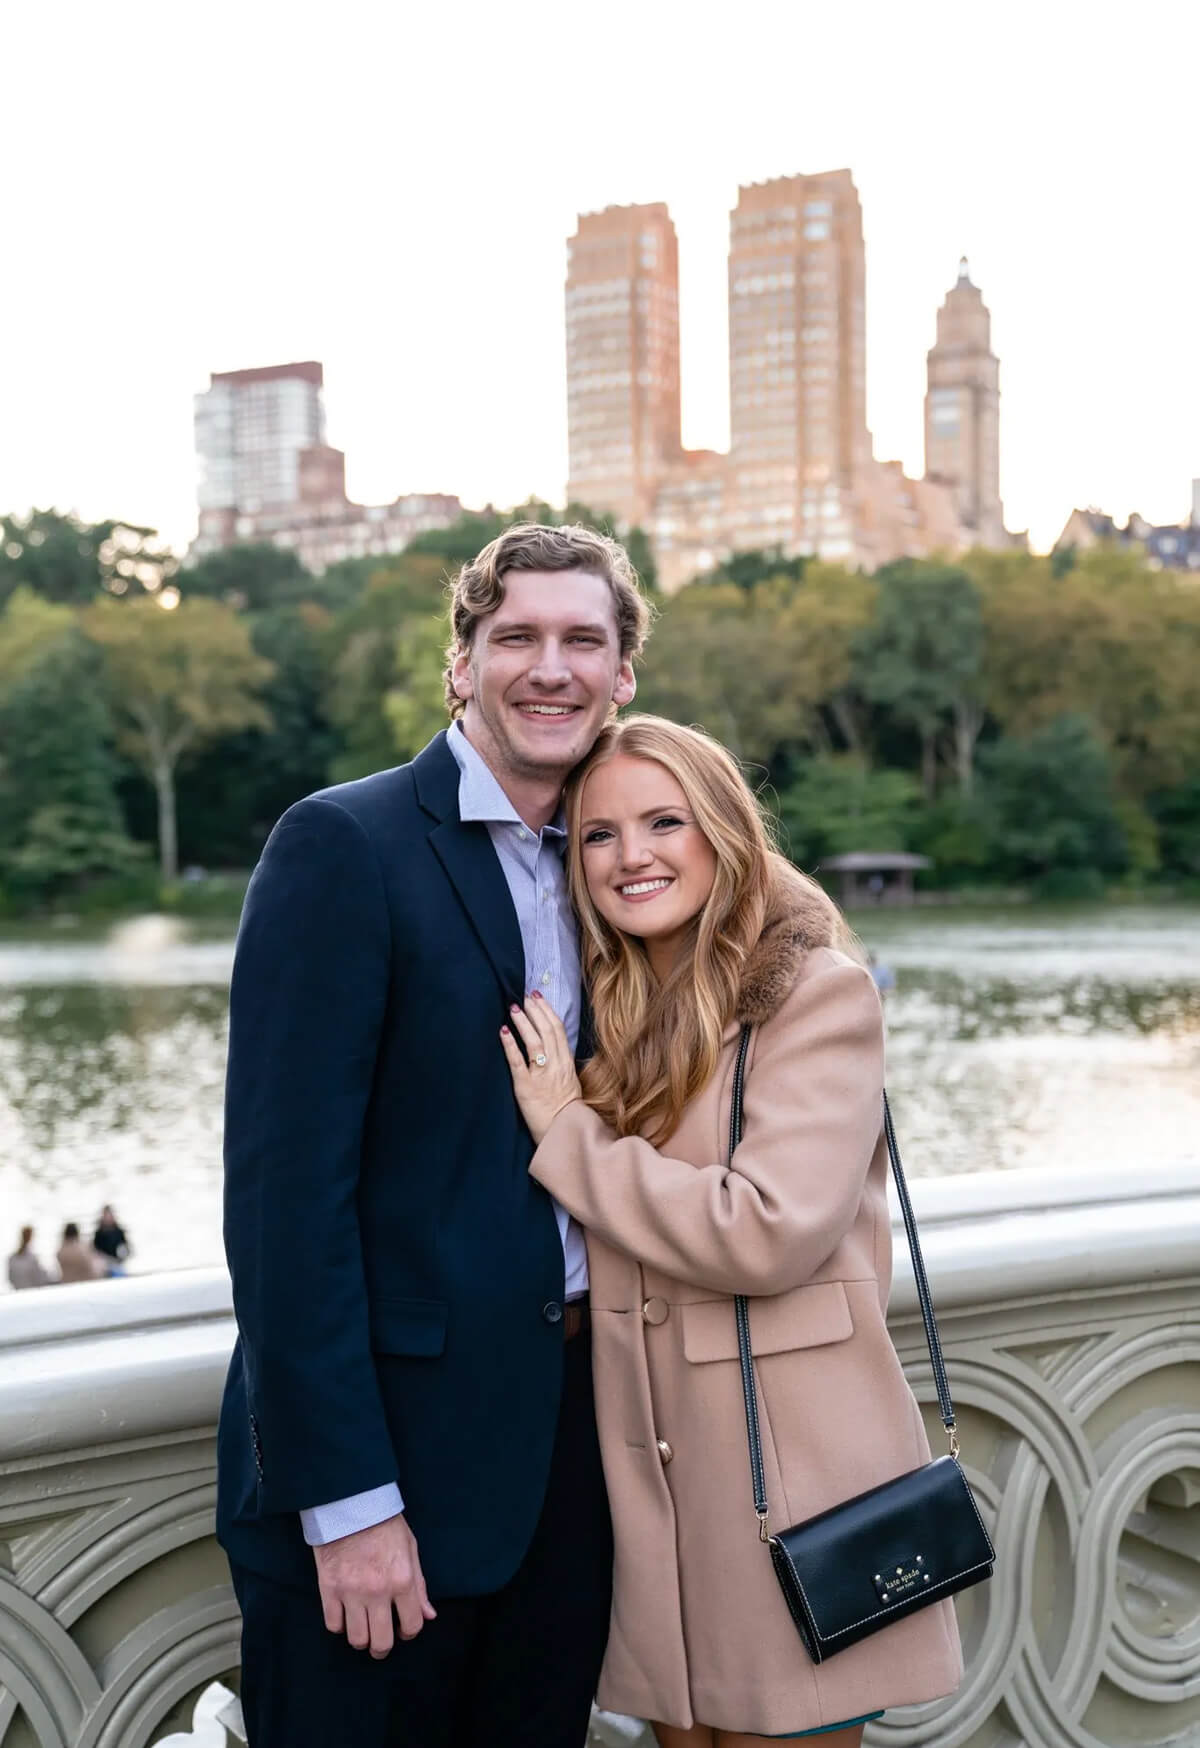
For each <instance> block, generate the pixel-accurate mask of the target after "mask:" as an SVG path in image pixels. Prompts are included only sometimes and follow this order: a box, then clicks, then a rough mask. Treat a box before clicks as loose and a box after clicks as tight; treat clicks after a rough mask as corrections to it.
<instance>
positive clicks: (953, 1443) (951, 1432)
mask: <svg viewBox="0 0 1200 1748" xmlns="http://www.w3.org/2000/svg"><path fill="white" fill-rule="evenodd" d="M946 1436H947V1437H948V1438H949V1440H950V1455H951V1456H952V1457H953V1458H955V1460H956V1461H957V1459H958V1427H957V1426H956V1425H955V1424H954V1422H953V1421H951V1422H950V1424H949V1426H948V1427H947V1428H946Z"/></svg>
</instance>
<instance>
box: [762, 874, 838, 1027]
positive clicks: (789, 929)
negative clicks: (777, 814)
mask: <svg viewBox="0 0 1200 1748" xmlns="http://www.w3.org/2000/svg"><path fill="white" fill-rule="evenodd" d="M773 860H774V870H773V872H774V884H773V890H772V892H771V896H770V899H769V900H768V903H767V919H766V922H765V923H764V925H763V932H762V934H761V935H760V936H759V939H758V945H757V946H756V947H755V948H754V949H753V951H752V952H751V953H750V956H749V957H748V959H747V960H746V964H745V968H744V970H743V972H742V987H741V989H740V990H739V992H738V1002H737V1019H738V1021H739V1023H740V1024H743V1025H744V1024H750V1025H753V1026H761V1025H762V1024H763V1022H764V1021H765V1020H769V1019H770V1018H771V1016H772V1014H774V1013H777V1012H778V1010H779V1008H780V1007H782V1005H783V1003H784V1001H785V1000H786V999H787V996H788V995H789V994H790V992H791V990H792V987H793V985H794V984H795V982H796V978H797V976H798V975H799V972H800V964H801V961H802V960H803V958H804V955H805V954H806V953H811V952H812V950H813V948H814V947H832V946H837V945H838V944H839V942H840V940H841V938H842V935H843V928H844V925H843V923H842V918H841V913H840V912H839V911H838V909H837V906H836V905H835V904H834V902H833V900H832V899H831V898H829V897H828V896H827V895H826V894H825V893H824V892H823V891H822V890H821V888H820V887H819V886H818V885H817V884H816V882H815V881H813V880H808V879H805V878H804V876H803V875H801V874H798V873H797V872H796V870H795V869H794V868H793V867H792V865H791V863H790V862H786V861H785V860H784V858H783V857H782V856H776V857H775V858H774V859H773Z"/></svg>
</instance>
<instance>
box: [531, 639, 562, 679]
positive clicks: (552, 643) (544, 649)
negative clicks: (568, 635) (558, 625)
mask: <svg viewBox="0 0 1200 1748" xmlns="http://www.w3.org/2000/svg"><path fill="white" fill-rule="evenodd" d="M529 678H530V679H531V680H532V681H534V683H535V684H536V685H539V686H565V685H567V684H569V682H570V679H571V667H570V663H569V662H568V661H567V655H566V651H565V650H564V648H563V646H562V644H561V643H559V641H558V639H557V638H553V637H552V638H547V640H546V642H545V643H543V644H542V646H541V648H540V649H539V650H538V652H537V660H536V661H535V662H534V664H533V666H532V667H531V668H530V670H529Z"/></svg>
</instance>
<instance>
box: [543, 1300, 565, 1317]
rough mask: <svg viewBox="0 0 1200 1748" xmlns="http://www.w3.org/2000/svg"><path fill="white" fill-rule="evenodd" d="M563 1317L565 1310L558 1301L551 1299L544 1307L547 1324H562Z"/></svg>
mask: <svg viewBox="0 0 1200 1748" xmlns="http://www.w3.org/2000/svg"><path fill="white" fill-rule="evenodd" d="M562 1315H563V1308H562V1306H561V1305H560V1304H559V1302H558V1300H557V1299H550V1300H549V1301H548V1302H547V1303H546V1304H545V1305H543V1306H542V1316H543V1317H544V1318H545V1319H546V1322H547V1323H561V1322H562Z"/></svg>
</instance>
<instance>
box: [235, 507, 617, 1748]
mask: <svg viewBox="0 0 1200 1748" xmlns="http://www.w3.org/2000/svg"><path fill="white" fill-rule="evenodd" d="M452 620H453V633H454V641H453V645H452V651H451V661H450V665H449V666H448V668H447V674H446V681H447V702H448V705H449V708H450V712H451V716H452V722H451V726H450V728H449V730H448V731H447V732H445V733H442V734H439V735H438V736H437V737H436V738H435V739H434V740H433V741H432V742H431V743H430V745H429V746H427V747H426V748H425V750H424V751H423V752H422V753H420V754H419V755H418V756H417V757H416V758H415V759H414V760H413V762H412V763H411V764H410V765H403V766H400V767H398V768H397V769H395V770H390V771H382V772H379V773H377V774H376V775H374V776H372V777H367V778H364V779H363V780H362V781H360V782H356V783H347V784H343V785H341V786H339V787H337V788H333V789H326V790H322V791H321V792H320V793H319V794H316V795H312V796H309V797H308V798H307V799H306V800H304V801H301V802H299V803H297V805H296V806H294V807H292V808H291V809H289V811H288V812H287V813H286V814H285V815H284V816H283V818H282V819H281V820H280V822H279V824H278V825H277V826H276V827H275V830H274V831H273V833H272V834H271V837H270V839H269V841H268V843H267V845H266V848H265V850H264V851H263V855H262V859H261V861H260V862H259V865H258V868H257V869H256V870H255V874H254V878H253V879H252V881H251V883H250V889H249V892H248V893H247V896H246V905H245V910H244V912H243V916H242V923H241V928H240V930H239V934H238V946H237V955H236V960H235V964H234V972H233V985H232V992H231V1000H230V1043H229V1071H228V1083H227V1094H226V1142H225V1186H226V1187H225V1242H226V1250H227V1253H228V1257H229V1266H230V1270H231V1273H232V1276H233V1289H234V1305H235V1309H236V1313H237V1322H238V1331H239V1338H238V1342H237V1346H236V1348H235V1350H234V1355H233V1360H232V1363H231V1365H230V1370H229V1378H228V1382H227V1385H226V1391H225V1399H224V1403H223V1407H222V1412H221V1426H220V1435H219V1465H218V1467H219V1489H218V1493H219V1497H218V1532H219V1535H220V1538H221V1541H222V1544H223V1546H224V1547H225V1549H226V1551H227V1553H228V1555H229V1559H230V1564H231V1567H232V1571H233V1578H234V1584H235V1588H236V1590H237V1594H238V1599H239V1602H240V1604H241V1607H242V1615H243V1640H242V1652H243V1667H242V1705H243V1711H244V1713H245V1717H246V1721H247V1724H248V1727H249V1740H250V1743H251V1748H335V1745H341V1744H345V1745H346V1748H385V1745H386V1748H479V1745H480V1744H483V1743H485V1742H495V1743H497V1744H504V1745H507V1744H509V1743H512V1744H514V1745H515V1744H517V1743H520V1744H521V1748H581V1745H582V1744H583V1742H584V1740H585V1737H586V1733H587V1719H588V1712H589V1706H590V1701H591V1696H592V1693H593V1691H594V1688H595V1682H596V1676H597V1673H598V1670H599V1665H600V1660H601V1657H602V1655H603V1649H604V1641H605V1637H606V1633H607V1626H608V1608H609V1596H610V1577H611V1531H610V1526H609V1522H608V1510H607V1502H606V1500H605V1496H604V1486H603V1477H602V1474H601V1470H600V1460H599V1452H598V1447H597V1443H596V1434H595V1420H594V1414H593V1407H592V1395H591V1377H590V1351H589V1339H588V1310H587V1298H586V1292H587V1259H586V1252H585V1250H584V1245H583V1236H582V1234H581V1233H580V1231H579V1230H578V1228H577V1227H576V1226H575V1225H574V1223H573V1222H572V1221H570V1220H569V1219H568V1218H567V1215H566V1213H565V1211H564V1210H562V1209H561V1208H559V1207H557V1205H556V1204H555V1203H554V1202H553V1201H552V1200H551V1199H550V1197H549V1196H548V1195H547V1194H546V1192H545V1191H544V1190H543V1189H542V1188H541V1187H540V1186H539V1185H538V1184H536V1183H534V1182H533V1180H532V1179H531V1178H530V1177H529V1175H528V1170H527V1167H528V1163H529V1159H530V1157H531V1154H532V1151H533V1149H532V1142H531V1140H530V1137H529V1134H528V1132H527V1131H526V1129H525V1126H524V1124H523V1122H522V1121H521V1118H520V1115H519V1113H518V1111H517V1108H516V1104H515V1101H514V1098H513V1093H512V1082H511V1076H510V1074H509V1070H508V1066H507V1063H506V1062H505V1059H504V1054H503V1051H502V1049H501V1047H500V1041H499V1032H500V1027H501V1026H502V1025H503V1024H504V1023H505V1022H506V1021H507V1020H508V1018H509V1013H510V1010H511V1007H512V1005H513V1004H514V1003H518V1002H522V1001H523V1000H524V999H525V997H526V995H527V994H528V993H529V992H531V991H532V990H534V989H537V990H540V991H541V992H542V993H544V994H545V995H546V996H547V997H548V998H549V999H550V1000H551V1001H552V1002H553V1004H554V1006H555V1008H556V1010H557V1011H558V1012H559V1013H560V1014H563V1015H564V1017H565V1018H566V1020H567V1023H568V1027H569V1029H570V1030H571V1031H572V1032H573V1033H574V1034H575V1035H576V1038H577V1036H578V1030H579V1026H580V1021H581V1010H582V998H581V992H580V987H579V957H578V943H577V937H576V931H575V923H574V919H573V917H572V914H571V910H570V905H569V902H568V898H567V891H566V881H565V870H564V865H563V856H562V851H563V843H564V838H563V828H562V818H561V812H560V797H561V791H562V785H563V782H564V780H565V778H566V776H567V774H568V772H569V771H570V770H571V769H572V767H573V766H574V765H575V764H577V763H578V762H579V760H580V759H581V758H582V757H583V756H584V754H585V753H586V752H587V751H588V750H589V749H590V747H591V745H592V743H593V741H594V740H595V738H596V736H597V734H598V733H599V731H600V729H601V727H602V726H603V724H604V722H605V721H606V719H607V718H608V716H609V715H610V713H611V711H612V709H613V707H614V706H618V705H623V704H627V703H628V702H629V701H630V700H631V699H632V697H633V694H634V676H633V661H634V658H635V657H636V656H637V654H638V653H639V652H640V650H641V647H642V643H643V641H644V638H645V636H646V632H647V628H648V613H647V608H646V605H645V603H644V601H643V600H642V598H641V596H640V594H639V593H638V590H637V586H636V580H635V578H634V575H633V572H632V569H631V567H630V565H629V561H628V559H627V557H626V555H625V553H624V551H623V550H622V548H621V547H620V546H618V545H617V544H616V543H615V542H614V541H611V540H607V539H605V538H604V537H602V536H601V535H599V534H595V533H593V532H591V531H590V530H588V529H584V528H579V527H572V528H546V527H540V526H535V525H527V526H525V527H522V528H513V529H509V530H508V531H507V532H505V533H504V534H502V535H501V536H500V537H499V538H498V539H497V540H495V541H493V542H492V543H491V544H490V545H489V546H487V547H486V548H485V549H484V551H483V552H481V553H480V555H479V557H478V558H477V559H475V560H474V561H473V562H472V563H471V564H469V565H466V566H464V568H463V570H462V572H461V573H460V575H459V577H458V578H457V580H456V582H455V586H454V596H453V604H452Z"/></svg>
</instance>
